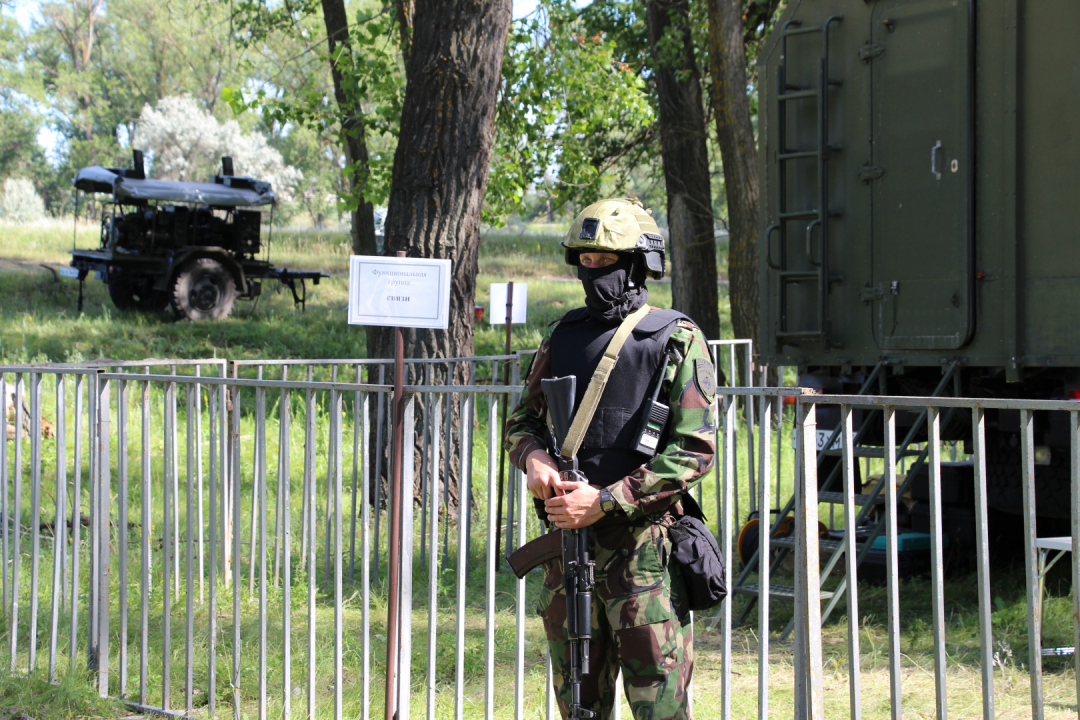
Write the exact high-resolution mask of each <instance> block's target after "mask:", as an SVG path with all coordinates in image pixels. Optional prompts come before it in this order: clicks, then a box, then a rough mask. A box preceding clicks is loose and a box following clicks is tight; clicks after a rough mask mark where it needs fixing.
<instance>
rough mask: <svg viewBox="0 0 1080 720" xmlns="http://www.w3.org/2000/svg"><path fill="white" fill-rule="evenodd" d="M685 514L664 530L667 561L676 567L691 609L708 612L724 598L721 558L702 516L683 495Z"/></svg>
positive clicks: (689, 498)
mask: <svg viewBox="0 0 1080 720" xmlns="http://www.w3.org/2000/svg"><path fill="white" fill-rule="evenodd" d="M683 507H684V508H686V510H687V513H688V514H687V515H684V516H683V517H681V518H679V520H678V522H676V523H675V524H674V525H672V526H671V527H670V528H668V537H669V538H671V544H672V552H671V559H672V560H673V561H674V562H675V563H676V564H677V565H678V566H679V571H680V574H681V576H682V580H683V585H684V587H685V592H686V597H687V600H688V601H689V605H690V609H691V610H708V609H709V608H711V607H714V606H715V605H717V604H718V603H719V602H720V601H721V600H723V599H724V598H726V597H727V586H726V584H725V583H724V556H723V555H721V554H720V547H719V546H718V545H717V544H716V538H715V537H713V534H712V531H711V530H709V528H708V527H706V526H705V523H703V522H702V519H703V518H704V515H703V514H702V512H701V508H700V507H699V506H698V504H697V502H696V501H695V500H694V498H692V497H690V495H689V494H688V495H686V497H685V498H683Z"/></svg>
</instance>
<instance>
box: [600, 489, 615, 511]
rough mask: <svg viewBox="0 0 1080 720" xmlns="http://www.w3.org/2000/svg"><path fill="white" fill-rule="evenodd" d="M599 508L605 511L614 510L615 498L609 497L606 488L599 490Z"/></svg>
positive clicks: (609, 494)
mask: <svg viewBox="0 0 1080 720" xmlns="http://www.w3.org/2000/svg"><path fill="white" fill-rule="evenodd" d="M600 509H601V510H603V511H604V512H605V513H611V512H614V511H615V499H614V498H612V497H611V493H610V492H608V491H607V489H604V490H601V491H600Z"/></svg>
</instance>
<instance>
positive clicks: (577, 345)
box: [551, 308, 689, 485]
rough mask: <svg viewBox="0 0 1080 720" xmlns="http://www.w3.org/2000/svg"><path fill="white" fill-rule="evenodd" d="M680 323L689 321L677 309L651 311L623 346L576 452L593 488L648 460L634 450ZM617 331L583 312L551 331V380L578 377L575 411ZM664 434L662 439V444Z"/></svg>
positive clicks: (615, 327) (570, 317)
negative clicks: (671, 338) (655, 381)
mask: <svg viewBox="0 0 1080 720" xmlns="http://www.w3.org/2000/svg"><path fill="white" fill-rule="evenodd" d="M682 319H687V320H688V319H689V318H687V317H686V316H685V315H683V314H682V313H680V312H677V311H675V310H653V311H652V312H650V313H649V314H648V315H646V316H645V317H644V318H642V319H641V322H639V323H638V325H637V327H636V328H634V331H633V332H632V333H631V335H630V337H629V338H627V340H626V344H625V345H623V348H622V352H620V353H619V362H618V363H617V364H616V365H615V368H614V370H613V371H612V373H611V377H610V378H609V379H608V383H607V385H606V386H605V387H604V392H603V394H602V395H601V396H600V402H599V404H598V405H597V406H596V412H595V413H594V414H593V417H592V422H591V423H590V424H589V428H588V430H587V431H586V432H585V437H584V438H583V440H582V442H581V448H580V449H579V450H578V454H577V457H578V467H579V469H580V470H581V471H582V472H583V473H585V476H586V477H587V478H589V481H590V482H591V483H593V484H594V485H610V484H611V483H613V482H615V481H616V480H620V479H622V478H623V477H626V476H627V475H629V474H630V473H632V472H633V471H634V470H637V469H638V468H639V467H641V465H643V464H644V463H645V462H647V461H648V460H649V456H646V455H643V454H642V453H639V452H637V451H636V450H634V447H635V444H636V443H635V441H636V440H637V433H638V430H639V429H640V427H641V422H642V419H643V416H644V413H645V403H646V400H647V399H648V397H649V393H650V391H651V390H652V389H653V380H654V379H655V378H656V377H657V372H656V371H657V369H658V368H659V366H660V363H661V362H664V357H665V350H666V349H667V343H668V338H670V337H671V333H672V332H674V331H675V323H676V322H678V321H679V320H682ZM618 327H619V326H618V324H615V325H607V324H604V323H600V322H597V321H596V320H593V319H592V318H591V317H589V314H588V312H587V311H586V310H585V309H584V308H580V309H578V310H572V311H571V312H569V313H567V314H566V315H565V316H563V318H562V319H561V320H560V321H559V325H558V327H556V328H555V331H554V332H553V333H552V335H551V376H552V377H565V376H567V375H574V376H576V377H577V385H576V392H575V395H576V396H575V398H574V407H575V408H578V407H581V402H582V400H583V399H584V397H585V390H586V389H587V388H588V386H589V381H590V380H591V379H592V375H593V372H594V371H595V370H596V366H597V365H599V364H600V358H602V357H603V356H604V350H605V349H606V348H607V346H608V343H609V342H610V341H611V338H612V336H613V335H614V334H615V331H616V330H617V329H618ZM664 400H666V398H661V402H663V401H664ZM666 435H667V433H666V432H665V433H664V436H663V437H661V440H660V442H661V446H662V445H663V443H664V441H665V440H666Z"/></svg>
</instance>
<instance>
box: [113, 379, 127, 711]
mask: <svg viewBox="0 0 1080 720" xmlns="http://www.w3.org/2000/svg"><path fill="white" fill-rule="evenodd" d="M116 428H117V433H116V435H117V444H118V448H117V453H116V469H117V488H116V502H117V522H116V534H117V554H118V556H119V557H118V562H119V567H118V568H117V569H118V572H119V576H120V577H119V587H118V588H117V590H118V594H119V596H120V597H119V603H120V648H119V653H118V654H119V662H120V695H121V696H125V695H127V683H128V383H127V381H126V380H123V381H120V382H118V383H117V384H116Z"/></svg>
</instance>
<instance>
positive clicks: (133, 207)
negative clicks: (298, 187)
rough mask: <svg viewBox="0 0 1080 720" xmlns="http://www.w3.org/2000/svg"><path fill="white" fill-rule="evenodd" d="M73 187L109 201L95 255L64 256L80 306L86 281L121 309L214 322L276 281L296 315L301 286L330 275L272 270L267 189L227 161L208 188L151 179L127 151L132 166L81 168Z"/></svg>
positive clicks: (300, 302)
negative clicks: (96, 283)
mask: <svg viewBox="0 0 1080 720" xmlns="http://www.w3.org/2000/svg"><path fill="white" fill-rule="evenodd" d="M73 184H74V185H75V188H76V189H77V190H80V191H82V192H84V193H88V194H89V193H99V194H105V195H108V196H110V199H109V200H107V201H106V202H105V203H104V205H103V207H104V211H103V212H102V214H101V238H100V243H99V247H97V248H95V249H89V250H80V249H74V250H72V251H71V256H72V259H71V266H70V267H69V268H64V270H63V271H62V274H64V275H66V276H68V277H73V278H76V279H78V281H79V304H78V309H79V311H80V312H81V311H82V309H83V287H84V283H85V281H86V278H87V277H89V276H91V274H92V275H93V276H94V277H95V278H97V279H98V280H101V281H103V282H104V283H106V284H107V285H108V286H109V297H110V298H111V299H112V302H113V304H114V305H115V306H116V307H117V308H118V309H120V310H135V311H142V312H162V311H164V310H166V309H167V308H170V307H171V308H172V310H173V312H174V313H175V314H176V316H177V317H179V318H181V319H187V320H221V319H224V318H226V317H228V316H229V315H230V314H231V313H232V310H233V306H234V304H235V302H236V300H237V299H238V298H239V299H247V300H251V299H254V298H257V297H258V296H259V295H260V294H261V292H262V284H261V281H262V280H278V281H279V282H281V283H283V284H284V285H286V286H287V287H288V288H289V289H290V291H291V292H292V296H293V301H294V303H295V304H296V305H298V306H300V307H301V308H303V307H304V305H305V302H306V299H307V287H306V282H307V281H308V280H310V281H311V282H312V284H314V285H318V284H319V281H320V280H321V279H322V278H324V277H329V275H327V274H325V273H321V272H317V271H293V270H288V269H285V268H277V267H275V266H274V265H273V264H272V263H270V262H269V260H267V259H265V257H263V258H260V254H262V253H263V251H264V249H265V251H266V256H268V255H269V245H270V241H269V240H268V241H267V243H266V246H265V248H264V246H263V243H262V240H261V233H262V225H263V215H264V213H263V212H262V208H269V209H270V212H269V215H270V218H269V226H270V238H272V237H273V208H274V205H275V201H276V200H275V196H274V192H273V188H272V187H271V186H270V183H267V182H263V181H261V180H256V179H255V178H251V177H243V176H238V175H235V174H234V172H233V163H232V158H229V157H223V158H222V169H221V173H220V174H219V175H215V176H214V177H213V178H211V180H210V182H205V183H197V182H179V181H166V180H153V179H149V178H147V177H146V173H145V169H144V165H143V154H142V152H140V151H138V150H136V151H134V164H133V167H132V168H104V167H98V166H92V167H86V168H83V169H82V170H80V171H79V172H78V173H77V174H76V176H75V178H74V180H73Z"/></svg>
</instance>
